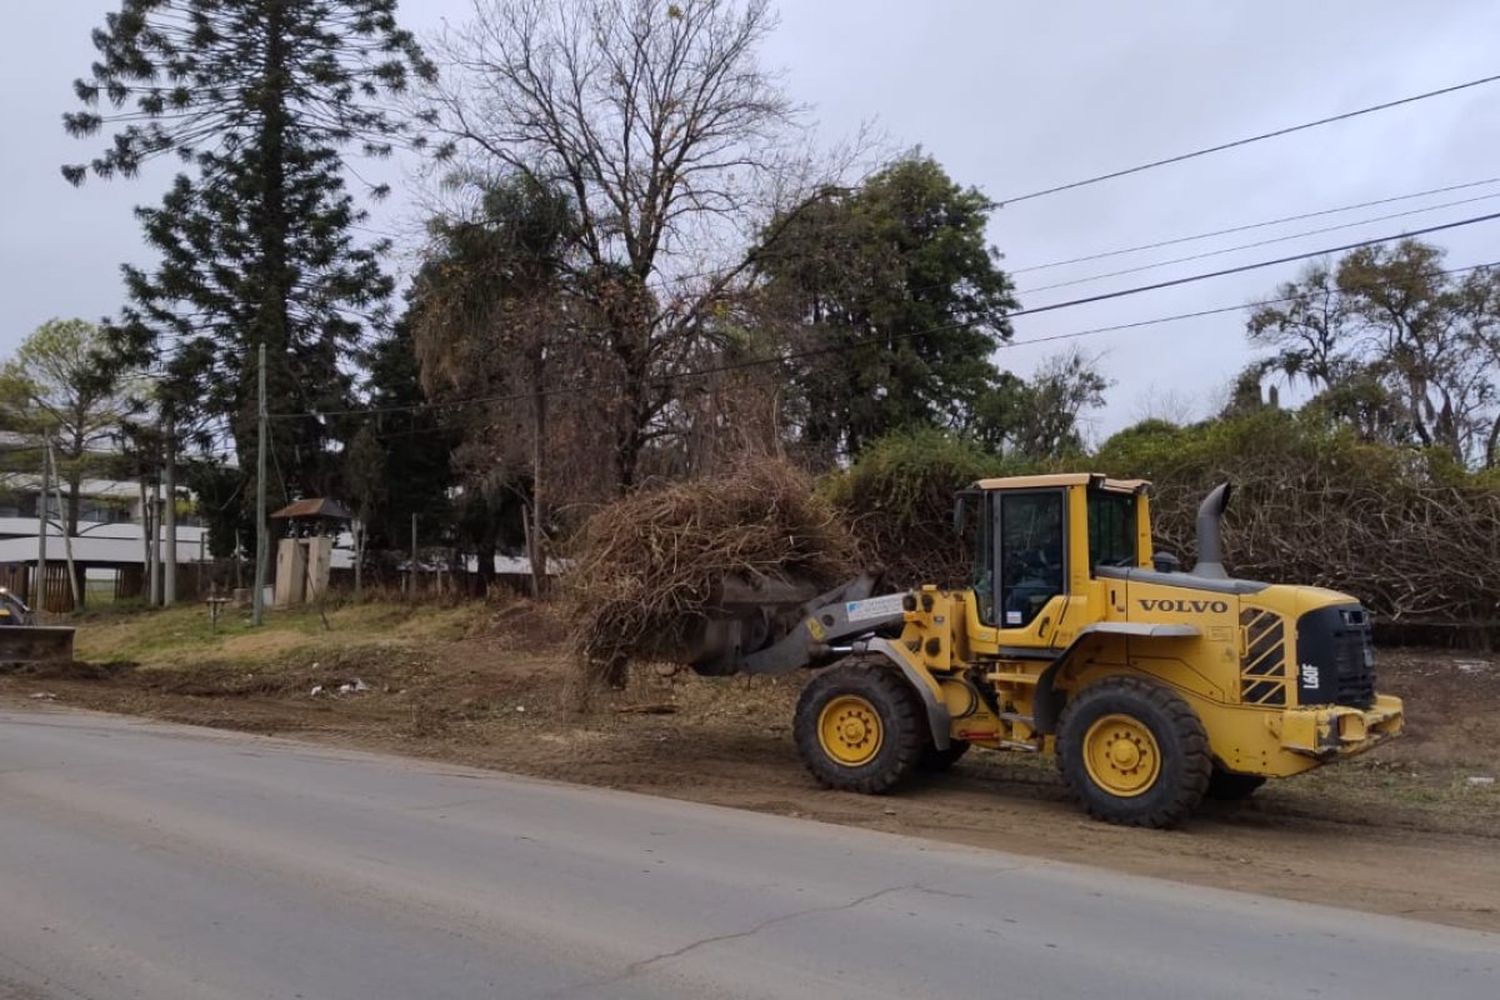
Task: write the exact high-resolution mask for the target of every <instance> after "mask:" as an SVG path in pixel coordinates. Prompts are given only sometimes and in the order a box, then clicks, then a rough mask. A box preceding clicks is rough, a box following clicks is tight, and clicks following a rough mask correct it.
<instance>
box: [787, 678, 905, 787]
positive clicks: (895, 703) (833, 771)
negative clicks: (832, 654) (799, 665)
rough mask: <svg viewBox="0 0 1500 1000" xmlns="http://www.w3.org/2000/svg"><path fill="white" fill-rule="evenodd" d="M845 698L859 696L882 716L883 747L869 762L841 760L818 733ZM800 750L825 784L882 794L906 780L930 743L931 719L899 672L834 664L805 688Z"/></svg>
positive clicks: (797, 731)
mask: <svg viewBox="0 0 1500 1000" xmlns="http://www.w3.org/2000/svg"><path fill="white" fill-rule="evenodd" d="M840 698H857V699H861V700H862V701H863V702H864V703H866V704H867V705H868V706H869V708H870V709H871V710H872V712H873V714H874V715H875V716H876V717H877V718H878V719H879V723H880V729H881V735H880V743H879V749H878V750H877V751H876V752H875V753H874V755H873V756H872V757H871V758H870V759H869V760H865V761H861V762H859V763H855V764H851V763H848V762H845V761H841V760H839V759H838V758H837V757H835V756H833V755H832V754H831V753H830V752H829V751H828V750H826V749H825V748H824V746H823V742H822V739H820V736H819V728H820V719H821V718H822V716H823V711H824V709H825V708H827V707H829V706H830V705H831V704H833V703H834V702H835V701H836V700H838V699H840ZM792 734H793V737H794V739H795V740H796V743H797V752H798V753H799V754H801V756H802V762H803V763H804V764H806V765H807V769H808V771H810V772H811V773H812V776H813V777H814V778H816V779H817V780H818V782H819V783H820V784H821V785H823V786H824V787H825V788H835V789H838V790H840V791H849V792H863V793H865V794H867V795H880V794H883V793H885V792H888V791H890V790H891V789H892V788H894V787H895V786H896V785H898V784H900V783H901V782H902V781H904V780H905V779H906V778H907V777H908V776H909V775H910V774H911V772H912V771H913V769H915V768H916V766H917V762H918V760H919V759H921V756H922V751H923V749H924V748H925V747H927V746H928V745H930V743H931V740H930V738H929V736H928V732H927V723H926V719H925V716H924V714H923V712H922V708H921V705H920V703H919V702H918V700H917V696H916V694H915V692H913V691H912V689H911V686H910V685H909V684H908V683H907V682H906V679H905V678H903V677H901V676H900V675H899V674H897V673H896V672H895V671H894V670H891V669H889V668H887V667H882V666H879V665H876V664H860V663H850V664H844V665H841V666H834V667H829V668H828V669H827V670H824V671H823V672H822V673H820V674H818V675H817V676H816V677H814V678H813V679H812V680H811V681H809V682H808V684H807V686H806V687H805V688H803V689H802V697H800V698H799V699H798V700H797V713H796V716H795V718H794V721H793V724H792Z"/></svg>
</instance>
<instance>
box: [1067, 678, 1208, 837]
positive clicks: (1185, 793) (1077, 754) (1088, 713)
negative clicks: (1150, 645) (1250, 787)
mask: <svg viewBox="0 0 1500 1000" xmlns="http://www.w3.org/2000/svg"><path fill="white" fill-rule="evenodd" d="M1110 717H1124V718H1126V719H1129V720H1131V721H1132V722H1133V723H1135V724H1136V725H1138V726H1140V727H1144V729H1146V730H1148V731H1149V732H1150V735H1151V739H1152V741H1154V743H1155V746H1156V753H1157V756H1158V758H1159V759H1158V761H1157V765H1156V770H1155V777H1154V778H1153V779H1152V780H1151V781H1150V783H1149V784H1148V785H1146V786H1144V787H1143V788H1141V789H1140V790H1139V791H1138V792H1136V793H1135V794H1129V795H1122V794H1116V793H1114V792H1112V791H1110V790H1109V789H1108V788H1106V787H1104V786H1103V785H1102V784H1100V782H1099V781H1096V780H1095V779H1094V777H1093V776H1091V775H1090V773H1089V767H1088V765H1087V764H1086V763H1085V752H1086V747H1085V741H1086V740H1085V738H1086V737H1087V736H1088V735H1089V733H1090V731H1091V729H1092V728H1093V727H1094V724H1095V723H1097V722H1100V721H1101V720H1105V719H1108V718H1110ZM1105 725H1106V726H1108V723H1105ZM1056 742H1057V760H1058V767H1059V768H1060V769H1061V771H1062V776H1063V780H1064V782H1066V783H1067V786H1068V789H1069V790H1070V791H1071V792H1072V793H1073V796H1074V798H1076V799H1077V800H1078V802H1079V803H1080V804H1081V805H1082V806H1083V808H1084V809H1085V810H1086V811H1087V812H1088V814H1089V815H1090V816H1093V817H1094V818H1095V819H1101V820H1104V821H1105V822H1106V823H1117V824H1120V825H1123V826H1144V827H1151V828H1153V829H1162V828H1166V827H1172V826H1176V825H1177V824H1179V823H1181V822H1182V821H1183V820H1184V819H1186V818H1187V817H1188V815H1190V814H1191V813H1192V812H1193V810H1194V809H1196V808H1197V807H1198V804H1199V803H1200V802H1202V801H1203V795H1204V793H1205V792H1206V791H1207V790H1208V783H1209V778H1210V777H1211V775H1212V774H1213V759H1212V758H1211V757H1210V755H1209V752H1208V735H1207V734H1206V733H1205V732H1204V730H1203V723H1202V722H1201V721H1200V720H1199V719H1198V716H1197V715H1196V714H1194V712H1193V709H1192V707H1191V706H1190V705H1188V703H1187V702H1186V701H1184V700H1183V698H1182V696H1181V695H1179V694H1177V693H1176V692H1175V691H1173V690H1172V689H1171V688H1168V687H1165V686H1164V685H1162V684H1158V683H1155V682H1153V681H1148V680H1145V679H1143V678H1139V677H1114V678H1110V679H1107V680H1103V681H1100V682H1098V683H1097V684H1094V685H1092V686H1090V687H1086V688H1084V689H1083V690H1082V691H1080V692H1079V693H1078V694H1076V695H1074V696H1073V697H1072V698H1071V699H1070V700H1069V701H1068V705H1067V707H1066V708H1065V709H1064V710H1063V714H1062V719H1061V720H1060V722H1059V724H1058V728H1057V741H1056Z"/></svg>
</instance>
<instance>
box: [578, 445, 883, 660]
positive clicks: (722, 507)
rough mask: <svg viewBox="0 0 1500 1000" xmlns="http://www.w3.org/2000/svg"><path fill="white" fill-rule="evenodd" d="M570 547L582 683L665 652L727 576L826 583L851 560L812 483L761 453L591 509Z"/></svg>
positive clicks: (849, 567) (846, 536) (846, 537)
mask: <svg viewBox="0 0 1500 1000" xmlns="http://www.w3.org/2000/svg"><path fill="white" fill-rule="evenodd" d="M569 548H570V555H571V559H572V566H571V568H570V569H569V571H568V574H567V577H566V578H565V579H564V581H563V601H564V608H565V613H566V616H567V617H568V619H569V620H570V621H571V623H572V639H573V646H574V649H575V651H576V653H577V662H578V664H579V666H580V667H581V669H582V674H583V679H584V680H585V682H586V683H587V684H588V685H591V686H597V685H598V684H600V683H602V682H604V681H606V680H607V681H609V682H611V683H614V684H618V683H620V682H621V681H622V680H623V678H624V669H625V665H626V664H627V663H628V661H629V660H630V659H671V658H672V655H673V653H674V652H675V651H676V650H677V649H678V648H679V647H680V644H681V642H682V641H683V639H684V637H685V635H686V634H687V631H688V629H689V628H691V626H692V625H693V623H694V622H695V621H697V620H698V619H700V618H701V617H702V615H703V614H704V612H705V610H707V609H708V607H709V606H710V604H711V602H712V600H713V596H714V590H715V585H716V584H717V583H718V581H719V580H721V579H723V578H725V577H729V576H734V575H739V576H741V577H744V578H746V579H750V580H755V579H764V578H770V579H775V578H796V579H802V580H810V581H812V582H814V583H816V584H818V585H820V586H825V585H826V586H832V585H833V584H835V583H837V582H839V581H841V580H844V579H846V578H848V577H849V576H850V575H852V574H853V573H854V572H855V566H856V565H857V563H858V560H857V549H856V546H855V543H854V539H853V537H852V536H851V535H850V533H849V531H848V529H847V527H846V526H845V524H844V523H843V521H842V520H841V519H840V518H839V516H838V515H837V514H836V513H835V512H834V510H833V508H832V507H831V506H830V505H829V504H828V503H827V502H826V501H824V500H822V499H821V498H819V497H818V496H816V495H815V494H814V492H813V487H812V482H811V480H809V479H808V477H807V476H805V475H804V474H803V473H801V472H799V471H798V470H797V469H795V468H793V467H792V466H790V465H787V464H785V463H782V462H778V461H773V460H765V459H763V460H760V461H756V462H754V463H746V464H744V465H743V466H741V467H740V468H738V469H737V470H735V471H734V472H733V473H731V474H729V475H727V476H722V477H718V478H714V479H703V480H697V481H693V482H686V483H675V484H672V485H670V486H666V487H664V488H661V489H656V490H648V491H642V492H639V493H635V494H632V495H631V496H628V497H626V498H624V499H622V500H619V501H617V502H615V503H613V504H610V505H609V506H607V507H604V508H602V509H601V510H599V511H598V512H597V513H595V514H594V515H593V516H592V517H590V518H589V519H588V521H587V522H585V523H584V525H583V526H582V528H581V529H580V530H579V532H578V534H577V535H576V536H575V538H574V540H573V543H572V544H571V545H570V547H569Z"/></svg>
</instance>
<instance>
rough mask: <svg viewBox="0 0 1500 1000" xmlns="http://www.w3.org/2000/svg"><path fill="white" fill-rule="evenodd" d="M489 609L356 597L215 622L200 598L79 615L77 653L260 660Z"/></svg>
mask: <svg viewBox="0 0 1500 1000" xmlns="http://www.w3.org/2000/svg"><path fill="white" fill-rule="evenodd" d="M490 613H491V609H490V608H488V607H487V606H486V605H484V604H481V603H472V604H461V605H455V606H452V607H436V606H432V605H420V604H419V605H404V604H388V603H359V604H353V603H351V604H344V605H332V606H330V607H328V608H327V609H326V610H325V611H324V613H323V614H321V615H320V614H319V612H318V609H317V608H298V609H295V610H282V611H268V612H267V614H266V620H265V624H264V625H262V626H261V627H260V628H255V627H254V626H252V625H251V623H250V613H249V612H248V611H228V610H226V611H225V612H223V613H222V614H221V615H220V617H219V622H218V625H217V627H215V626H214V624H213V622H212V620H211V619H210V618H209V614H208V610H207V609H206V608H205V607H203V606H202V605H182V606H179V607H175V608H169V609H164V610H155V611H137V612H135V613H132V614H118V613H116V614H110V613H97V614H96V613H90V614H87V615H83V616H80V617H79V619H78V620H77V622H76V626H77V629H78V634H77V638H76V641H75V648H76V651H77V657H78V659H80V660H89V661H98V662H105V663H113V662H121V661H128V662H133V663H138V664H140V665H141V666H143V667H148V668H165V667H173V666H191V665H193V664H197V663H202V662H204V661H205V660H215V661H221V662H246V663H251V662H255V663H259V662H264V661H266V660H269V659H279V658H282V657H284V656H287V655H290V654H294V653H298V652H306V653H309V654H314V655H316V654H317V653H319V652H321V651H324V650H329V651H332V650H340V649H348V648H350V647H352V646H370V645H386V644H390V643H397V644H401V645H408V644H409V645H420V644H423V643H429V642H445V641H452V640H456V639H461V638H463V637H465V636H467V635H470V634H473V633H474V632H475V631H477V630H479V629H481V628H483V626H484V624H485V622H487V621H488V619H489V615H490Z"/></svg>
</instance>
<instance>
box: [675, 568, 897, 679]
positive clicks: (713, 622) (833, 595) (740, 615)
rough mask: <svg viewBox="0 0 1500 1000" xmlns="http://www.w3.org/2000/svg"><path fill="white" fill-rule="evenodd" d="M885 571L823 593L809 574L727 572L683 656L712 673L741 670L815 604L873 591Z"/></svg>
mask: <svg viewBox="0 0 1500 1000" xmlns="http://www.w3.org/2000/svg"><path fill="white" fill-rule="evenodd" d="M881 577H882V573H881V571H880V570H878V569H872V570H867V571H866V572H865V573H863V574H861V575H860V576H857V577H855V578H854V579H852V580H848V581H846V582H844V583H842V584H840V585H839V586H837V587H835V588H834V589H832V590H829V591H826V592H824V593H821V594H820V593H818V588H817V586H816V585H815V584H813V583H811V582H809V581H806V580H786V579H771V578H765V577H762V578H760V579H756V580H747V579H745V578H743V577H726V578H725V579H724V580H721V581H720V583H719V585H718V587H717V588H715V593H714V600H713V604H712V607H711V608H710V609H709V611H708V612H707V613H706V614H704V615H703V616H702V617H700V618H699V619H697V620H696V621H694V622H693V623H691V624H690V626H689V628H688V629H687V631H686V633H685V635H684V637H683V638H684V643H683V648H682V649H681V650H680V651H679V653H680V662H685V663H687V664H688V665H689V666H691V667H692V668H693V670H694V671H695V672H697V673H699V674H703V675H704V676H709V677H719V676H725V675H728V674H734V673H739V672H740V670H741V669H742V668H743V667H744V666H745V664H744V658H745V657H746V656H748V655H750V654H752V653H756V652H759V651H761V650H763V649H766V648H767V647H769V646H771V645H773V644H774V643H776V642H779V641H780V640H781V639H783V638H785V637H786V636H787V635H788V634H789V633H791V632H792V630H794V629H795V628H796V627H797V626H798V624H799V623H800V622H801V621H802V619H804V618H805V617H806V616H807V615H808V614H809V612H810V611H811V610H812V609H814V608H818V607H821V606H822V605H825V604H829V603H831V602H833V601H843V600H851V601H853V600H860V599H862V598H865V597H869V596H870V595H871V594H872V593H874V592H875V590H876V588H877V586H878V585H879V583H880V581H881Z"/></svg>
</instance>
